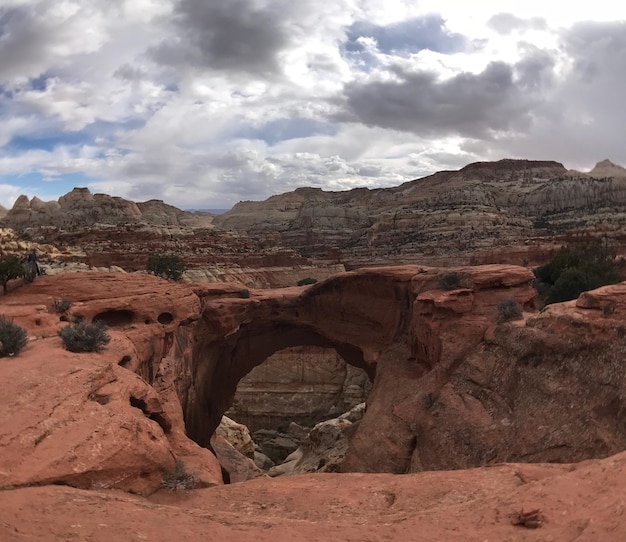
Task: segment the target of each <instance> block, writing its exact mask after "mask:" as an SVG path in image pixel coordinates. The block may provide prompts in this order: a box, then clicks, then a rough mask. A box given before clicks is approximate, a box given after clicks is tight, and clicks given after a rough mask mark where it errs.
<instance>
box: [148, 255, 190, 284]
mask: <svg viewBox="0 0 626 542" xmlns="http://www.w3.org/2000/svg"><path fill="white" fill-rule="evenodd" d="M146 270H147V271H148V273H152V274H153V275H156V276H157V277H161V278H164V279H171V280H180V279H181V278H182V276H183V273H184V272H185V263H184V262H183V260H182V259H181V258H180V257H179V256H176V255H175V254H152V255H151V256H150V257H149V258H148V265H147V266H146Z"/></svg>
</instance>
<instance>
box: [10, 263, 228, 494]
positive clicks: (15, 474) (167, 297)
mask: <svg viewBox="0 0 626 542" xmlns="http://www.w3.org/2000/svg"><path fill="white" fill-rule="evenodd" d="M62 298H67V299H71V300H72V302H73V304H72V306H71V308H70V310H69V312H68V313H61V314H59V313H56V312H55V311H54V309H53V308H52V304H53V302H54V301H55V300H58V299H62ZM198 311H199V302H198V299H197V297H196V296H195V295H194V294H193V292H192V291H191V290H189V289H187V288H185V287H181V286H178V285H176V284H173V283H168V282H166V281H162V280H159V279H155V278H154V277H151V276H141V275H128V276H126V275H122V274H90V275H88V276H85V275H83V274H72V273H67V274H63V275H57V276H44V277H39V278H37V279H36V280H35V282H33V283H32V284H28V285H18V287H16V288H14V289H13V290H12V291H11V292H10V293H9V294H8V295H6V296H2V297H0V314H2V315H3V316H4V317H6V318H10V319H12V320H13V321H14V322H15V323H16V324H18V325H20V326H22V327H24V328H25V329H26V330H27V331H28V335H29V342H28V345H27V346H26V348H25V349H24V351H23V352H21V353H20V354H19V356H16V357H14V358H3V359H2V360H0V361H1V363H0V379H1V381H2V389H3V390H4V391H3V393H2V396H1V397H0V410H1V411H2V412H3V413H4V415H3V416H2V417H1V418H0V435H1V437H0V446H1V447H2V454H0V485H1V486H3V487H5V486H18V487H19V486H24V485H38V484H51V483H64V484H69V485H72V486H75V487H81V488H118V489H124V490H126V491H131V492H134V493H142V494H149V493H152V492H154V491H156V490H158V489H160V488H161V483H162V480H163V476H164V475H165V473H167V472H168V471H170V470H172V469H173V467H174V464H175V460H177V459H178V460H182V461H183V462H184V463H185V465H186V466H187V469H189V470H191V471H193V472H194V473H195V474H196V476H197V479H198V484H199V485H200V486H201V487H202V486H207V485H215V484H221V483H222V473H221V469H220V466H219V464H218V462H217V460H216V458H215V456H214V455H213V454H212V453H211V452H210V451H209V450H207V449H205V448H201V447H199V446H198V445H197V444H195V443H194V442H192V441H191V440H189V439H188V438H187V436H186V435H185V428H184V422H183V411H182V408H181V405H180V402H179V401H178V399H177V391H176V381H175V378H182V377H183V375H184V368H185V367H188V366H190V365H191V364H192V357H191V350H190V349H191V346H192V344H193V329H194V325H195V324H194V323H195V321H196V320H197V318H198ZM75 318H82V319H85V320H87V321H91V320H94V319H100V320H104V321H105V322H107V323H108V324H109V326H110V328H109V334H110V335H111V343H110V344H109V346H108V347H107V348H106V349H105V350H104V351H103V352H102V353H99V354H75V353H71V352H68V351H66V350H65V349H63V348H62V343H61V339H60V338H59V337H58V336H57V332H58V331H59V330H60V329H61V328H62V327H63V326H65V325H67V323H68V322H67V321H68V320H71V319H75Z"/></svg>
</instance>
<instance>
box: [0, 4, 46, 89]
mask: <svg viewBox="0 0 626 542" xmlns="http://www.w3.org/2000/svg"><path fill="white" fill-rule="evenodd" d="M49 37H50V36H49V34H48V32H47V30H46V29H45V28H41V27H40V26H39V25H37V23H36V21H35V19H33V18H32V17H31V16H30V13H29V11H28V10H27V9H26V8H2V7H0V80H6V79H10V78H11V77H14V76H16V75H21V74H23V73H26V74H28V75H31V74H32V75H38V73H37V69H36V66H37V65H38V63H39V61H40V59H41V58H42V57H43V56H44V53H45V47H46V42H47V41H48V39H49Z"/></svg>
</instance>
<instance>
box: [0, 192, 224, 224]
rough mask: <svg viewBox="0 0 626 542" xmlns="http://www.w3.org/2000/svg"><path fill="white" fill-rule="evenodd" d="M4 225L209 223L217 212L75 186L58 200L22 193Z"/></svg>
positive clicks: (6, 214)
mask: <svg viewBox="0 0 626 542" xmlns="http://www.w3.org/2000/svg"><path fill="white" fill-rule="evenodd" d="M0 218H3V224H4V225H5V226H6V227H11V228H25V227H37V226H48V227H49V226H55V227H62V228H70V229H71V228H72V227H85V226H91V225H93V224H96V223H103V224H115V225H119V224H152V225H155V226H158V225H177V226H183V225H195V226H198V225H206V224H210V222H211V220H212V218H213V215H209V214H208V213H190V212H187V211H181V210H180V209H177V208H176V207H172V206H171V205H167V204H165V203H163V202H162V201H160V200H150V201H147V202H143V203H135V202H134V201H130V200H126V199H124V198H120V197H115V196H109V195H107V194H92V193H91V192H90V191H89V189H88V188H74V189H73V190H72V191H71V192H69V193H68V194H65V195H64V196H61V197H60V198H59V200H58V201H47V202H44V201H42V200H40V199H39V198H37V197H33V198H32V199H31V200H29V199H28V197H27V196H24V195H22V196H20V197H19V198H17V200H16V201H15V204H14V205H13V208H12V209H11V210H9V211H8V212H6V213H5V214H4V216H3V217H2V216H0Z"/></svg>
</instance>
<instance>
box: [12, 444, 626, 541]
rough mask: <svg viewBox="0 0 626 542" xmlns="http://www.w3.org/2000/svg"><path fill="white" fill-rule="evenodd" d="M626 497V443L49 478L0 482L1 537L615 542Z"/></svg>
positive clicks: (622, 530) (625, 532)
mask: <svg viewBox="0 0 626 542" xmlns="http://www.w3.org/2000/svg"><path fill="white" fill-rule="evenodd" d="M625 503H626V454H620V455H617V456H614V457H612V458H609V459H604V460H596V461H588V462H584V463H581V464H578V465H510V464H509V465H499V466H494V467H485V468H480V469H474V470H467V471H450V472H442V471H440V472H427V473H420V474H407V475H399V476H394V475H390V474H315V475H304V476H294V477H289V478H278V479H267V478H265V479H258V480H253V481H250V482H246V483H243V484H234V485H229V486H220V487H215V488H210V489H202V490H195V491H191V492H188V493H185V494H179V493H158V494H156V495H154V496H153V497H151V498H150V499H145V498H142V497H136V496H131V495H128V494H126V493H123V492H121V491H113V490H109V491H102V490H100V491H85V490H79V489H74V488H69V487H58V486H48V487H32V488H25V489H16V490H11V491H3V492H0V540H2V541H3V542H23V541H29V542H30V541H50V540H88V541H91V542H109V541H111V540H116V541H117V540H120V541H131V540H132V541H139V540H149V541H151V542H158V541H164V542H170V541H171V540H188V541H195V540H228V541H232V542H237V541H249V540H255V541H258V542H266V541H267V542H292V541H293V540H299V541H300V540H302V541H320V540H332V541H344V540H345V541H348V540H351V541H354V542H367V541H371V542H374V541H383V540H397V541H409V540H420V541H421V540H423V541H429V542H437V541H441V542H454V541H463V542H471V541H476V542H479V541H480V542H486V541H489V542H503V541H509V542H514V541H520V542H521V541H554V542H569V541H574V540H575V541H576V542H598V541H603V542H618V541H623V540H626V515H625V513H624V512H625V509H626V504H625ZM515 524H517V525H515Z"/></svg>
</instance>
